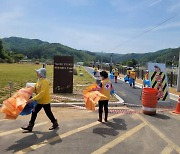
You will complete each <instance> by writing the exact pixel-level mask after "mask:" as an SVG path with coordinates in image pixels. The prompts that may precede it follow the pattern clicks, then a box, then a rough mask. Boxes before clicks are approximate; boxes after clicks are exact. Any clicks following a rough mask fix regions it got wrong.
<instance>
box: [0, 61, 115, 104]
mask: <svg viewBox="0 0 180 154" xmlns="http://www.w3.org/2000/svg"><path fill="white" fill-rule="evenodd" d="M41 67H42V65H36V64H0V103H2V102H3V101H4V100H5V99H7V98H9V96H10V86H9V83H10V82H13V89H12V93H14V92H16V91H17V90H19V89H21V88H23V87H25V85H26V83H27V82H34V83H35V82H36V81H37V75H36V72H35V69H39V68H41ZM46 69H47V78H48V79H49V81H50V82H51V97H52V102H75V101H77V102H79V101H83V96H82V91H83V90H84V89H85V88H86V87H87V86H89V85H91V84H92V83H95V79H94V78H93V77H92V76H91V75H90V74H89V73H88V72H87V71H86V70H85V69H84V68H83V67H76V70H77V75H74V76H73V94H53V93H52V89H53V87H52V85H53V65H47V66H46ZM80 73H83V76H80ZM111 100H112V101H116V99H115V100H114V98H111Z"/></svg>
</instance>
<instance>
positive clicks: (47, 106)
mask: <svg viewBox="0 0 180 154" xmlns="http://www.w3.org/2000/svg"><path fill="white" fill-rule="evenodd" d="M42 108H43V109H44V111H45V113H46V115H47V116H48V118H49V119H50V120H51V122H52V123H54V122H55V121H56V119H55V118H54V115H53V113H52V111H51V106H50V104H37V105H36V107H35V109H34V110H33V112H32V114H31V120H30V123H31V124H34V122H35V120H36V117H37V114H38V112H39V111H40V110H41V109H42Z"/></svg>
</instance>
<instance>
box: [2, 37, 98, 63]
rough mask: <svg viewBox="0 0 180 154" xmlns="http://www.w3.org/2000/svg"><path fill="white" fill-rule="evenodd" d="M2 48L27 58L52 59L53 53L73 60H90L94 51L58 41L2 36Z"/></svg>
mask: <svg viewBox="0 0 180 154" xmlns="http://www.w3.org/2000/svg"><path fill="white" fill-rule="evenodd" d="M2 42H3V48H4V49H5V50H6V51H12V52H16V53H22V54H24V55H25V56H27V57H28V58H29V59H33V58H34V59H41V60H43V59H51V60H52V59H53V57H54V55H68V56H74V60H75V61H92V60H94V58H95V53H93V52H89V51H82V50H76V49H73V48H70V47H68V46H65V45H62V44H60V43H48V42H43V41H41V40H38V39H26V38H19V37H10V38H3V39H2Z"/></svg>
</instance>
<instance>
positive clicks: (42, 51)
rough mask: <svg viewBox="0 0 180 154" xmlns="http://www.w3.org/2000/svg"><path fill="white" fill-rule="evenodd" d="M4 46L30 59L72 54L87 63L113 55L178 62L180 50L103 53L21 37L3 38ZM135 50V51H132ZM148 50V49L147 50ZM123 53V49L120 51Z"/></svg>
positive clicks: (117, 59)
mask: <svg viewBox="0 0 180 154" xmlns="http://www.w3.org/2000/svg"><path fill="white" fill-rule="evenodd" d="M2 42H3V48H4V50H6V51H12V52H16V53H22V54H24V55H25V56H27V57H28V58H29V59H33V58H34V59H41V60H43V59H44V60H45V59H51V60H52V59H53V57H54V55H71V56H74V59H75V62H77V61H84V62H86V63H88V62H90V61H98V60H99V61H100V60H101V58H102V59H103V62H110V57H111V55H112V58H113V63H121V62H124V61H128V60H132V59H135V60H136V61H138V63H143V64H145V63H146V62H149V61H151V62H162V63H164V62H166V63H167V64H169V65H171V63H172V62H173V63H174V62H175V63H178V57H179V52H180V47H179V48H174V49H172V48H169V49H163V50H159V51H156V52H149V53H143V54H139V53H131V54H115V53H102V52H96V53H95V52H90V51H84V50H76V49H73V48H70V47H68V46H65V45H62V44H60V43H49V42H44V41H41V40H38V39H26V38H19V37H10V38H3V39H2ZM132 52H133V51H132ZM147 52H148V51H147ZM119 53H121V51H120V52H119Z"/></svg>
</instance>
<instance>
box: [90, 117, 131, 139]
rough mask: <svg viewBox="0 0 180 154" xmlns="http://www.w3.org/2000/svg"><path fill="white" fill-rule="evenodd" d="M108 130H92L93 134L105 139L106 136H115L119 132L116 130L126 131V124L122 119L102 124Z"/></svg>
mask: <svg viewBox="0 0 180 154" xmlns="http://www.w3.org/2000/svg"><path fill="white" fill-rule="evenodd" d="M103 124H105V125H106V126H108V127H109V128H94V129H93V133H95V134H98V135H101V136H102V137H104V138H106V135H111V136H117V135H118V134H119V132H118V131H117V130H126V129H127V128H126V126H127V125H126V124H125V121H124V119H119V118H115V119H113V122H110V121H108V122H107V123H103Z"/></svg>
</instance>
